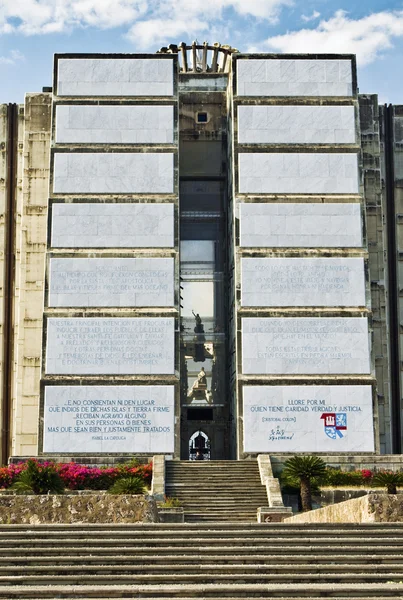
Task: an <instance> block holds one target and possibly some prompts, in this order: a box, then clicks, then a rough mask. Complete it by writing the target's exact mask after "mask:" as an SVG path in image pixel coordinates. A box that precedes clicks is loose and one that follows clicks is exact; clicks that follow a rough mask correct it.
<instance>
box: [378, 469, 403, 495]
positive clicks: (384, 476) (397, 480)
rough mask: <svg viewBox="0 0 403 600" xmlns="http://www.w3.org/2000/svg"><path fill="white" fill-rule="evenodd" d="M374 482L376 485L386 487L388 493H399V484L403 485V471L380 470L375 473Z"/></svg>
mask: <svg viewBox="0 0 403 600" xmlns="http://www.w3.org/2000/svg"><path fill="white" fill-rule="evenodd" d="M372 482H373V484H374V485H375V486H381V487H386V491H387V493H388V494H397V486H398V485H403V473H402V472H401V471H396V472H394V471H379V472H378V473H375V475H374V477H373V479H372Z"/></svg>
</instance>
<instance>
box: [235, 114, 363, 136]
mask: <svg viewBox="0 0 403 600" xmlns="http://www.w3.org/2000/svg"><path fill="white" fill-rule="evenodd" d="M355 141H356V133H355V115H354V106H239V107H238V142H239V143H240V144H353V143H355Z"/></svg>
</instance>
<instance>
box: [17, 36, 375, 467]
mask: <svg viewBox="0 0 403 600" xmlns="http://www.w3.org/2000/svg"><path fill="white" fill-rule="evenodd" d="M197 51H198V52H199V51H200V53H201V55H200V56H202V58H203V60H201V61H199V62H197V63H195V64H193V63H192V58H191V57H192V51H191V49H190V48H187V47H186V46H185V45H182V46H181V47H179V48H178V47H171V48H170V49H162V50H161V51H160V52H159V53H156V54H116V55H113V54H79V55H74V54H57V55H55V64H54V82H53V87H52V92H51V94H50V92H49V98H50V99H51V113H52V122H51V127H50V128H49V135H50V136H51V141H50V145H49V148H50V170H49V181H48V184H49V195H48V198H46V204H47V211H48V216H47V221H46V223H47V225H46V227H45V228H44V231H43V232H42V230H41V232H42V233H41V234H40V235H42V238H41V243H42V247H41V248H42V249H41V250H40V252H42V254H41V255H40V257H42V258H40V257H39V259H38V264H40V260H42V261H43V268H44V270H45V276H44V278H45V282H46V284H45V289H44V293H43V295H41V297H40V298H41V300H40V301H41V303H42V304H41V310H39V309H38V310H36V318H37V319H38V314H39V315H40V318H41V321H40V334H41V335H42V337H40V336H37V337H36V338H35V340H33V341H32V344H31V347H30V351H31V353H32V355H35V353H39V355H40V361H39V363H38V364H37V365H36V366H35V377H36V379H35V378H34V381H33V382H32V383H30V384H29V385H30V386H31V387H30V389H29V393H27V392H26V388H27V384H25V391H24V390H22V391H21V392H19V393H20V396H18V394H17V400H16V414H20V413H21V414H23V416H22V417H21V423H22V425H21V430H20V432H19V433H16V438H15V439H16V441H15V448H18V450H15V452H14V454H15V455H16V456H17V455H19V454H20V455H21V454H24V453H27V454H28V453H29V454H38V455H42V456H45V455H46V456H50V457H52V456H53V457H55V456H59V457H60V456H62V457H65V458H66V460H68V459H69V458H71V457H74V456H75V455H79V456H83V455H88V456H93V455H95V456H98V455H100V456H102V455H105V456H106V455H110V454H111V455H119V456H131V455H133V454H135V455H139V456H143V457H144V456H147V457H149V456H151V455H153V454H158V453H162V454H169V455H172V456H173V457H175V458H182V459H189V458H192V456H193V455H194V454H195V451H194V450H195V448H196V447H197V446H195V440H196V438H197V439H198V440H199V441H200V440H201V439H203V444H204V446H203V447H205V448H208V454H209V457H210V458H212V459H228V458H233V459H236V458H238V459H241V458H250V457H254V456H256V454H258V453H280V454H281V453H287V452H293V453H294V452H298V451H303V452H325V453H326V454H331V453H335V454H339V453H342V452H348V453H354V452H357V453H359V452H368V453H373V452H377V451H379V435H378V431H376V430H375V429H374V423H377V415H378V413H377V404H376V393H375V385H376V381H375V376H374V373H375V372H374V361H373V349H372V347H371V331H372V314H371V299H370V275H369V264H368V249H367V232H366V226H365V218H366V216H365V205H364V197H363V186H362V166H361V160H360V141H359V123H358V121H357V115H358V96H357V83H356V67H355V58H354V57H353V56H350V55H312V56H309V55H278V54H242V53H239V52H237V51H235V50H234V49H232V48H229V47H220V46H214V47H213V46H208V44H204V45H201V46H200V48H198V49H197ZM45 265H46V266H45ZM38 271H40V268H39V267H38ZM40 280H41V276H40V275H38V281H40ZM24 352H25V354H24V356H26V355H27V353H28V351H27V350H25V351H24ZM21 360H22V359H21V358H18V359H17V362H18V361H21ZM24 360H26V358H24ZM24 364H25V363H24ZM39 370H40V385H39V378H38V377H37V375H38V371H39ZM28 397H29V398H28ZM28 406H30V407H31V408H30V414H31V415H32V414H35V419H34V426H31V430H32V431H31V433H30V436H31V437H23V436H28V433H27V432H28V429H27V427H28V426H27V425H26V423H27V418H26V416H24V415H25V413H24V411H25V410H27V407H28ZM35 411H36V412H35ZM26 414H28V413H26ZM31 423H32V419H31ZM197 436H199V437H197ZM200 436H201V437H200ZM23 440H25V442H24V443H23ZM28 440H29V443H28ZM22 448H24V449H25V450H24V452H23V451H22ZM189 448H193V451H192V452H193V455H192V456H191V455H190V450H189ZM193 458H194V456H193Z"/></svg>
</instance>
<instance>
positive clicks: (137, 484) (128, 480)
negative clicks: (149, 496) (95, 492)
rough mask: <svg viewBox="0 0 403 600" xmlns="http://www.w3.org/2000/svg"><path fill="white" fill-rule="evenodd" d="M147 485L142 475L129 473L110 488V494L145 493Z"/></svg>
mask: <svg viewBox="0 0 403 600" xmlns="http://www.w3.org/2000/svg"><path fill="white" fill-rule="evenodd" d="M144 490H145V485H144V481H143V480H142V479H141V478H140V477H136V476H134V475H127V476H125V477H120V478H119V479H117V480H116V481H115V483H114V484H113V485H112V486H111V487H110V488H109V489H108V494H131V495H135V494H144Z"/></svg>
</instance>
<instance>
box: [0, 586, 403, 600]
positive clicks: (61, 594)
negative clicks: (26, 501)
mask: <svg viewBox="0 0 403 600" xmlns="http://www.w3.org/2000/svg"><path fill="white" fill-rule="evenodd" d="M126 587H127V586H125V587H124V589H122V588H121V587H116V588H115V587H114V588H113V589H110V588H109V590H107V591H106V593H107V594H108V595H103V594H102V592H101V591H98V590H94V594H95V595H91V596H89V595H88V593H92V590H88V589H87V590H86V589H84V590H81V589H80V588H79V587H74V588H71V587H69V586H62V587H58V589H57V594H58V595H57V597H56V596H53V595H52V593H50V595H48V594H49V590H48V591H46V590H43V589H42V588H39V589H38V588H36V587H35V589H33V588H32V587H29V588H21V587H19V588H18V589H17V590H12V592H11V593H10V595H6V596H4V595H2V592H1V590H0V598H8V599H9V600H13V599H15V598H17V599H20V600H42V599H45V598H46V599H47V600H49V599H50V600H57V599H59V598H65V599H67V600H72V599H73V598H79V599H80V600H94V598H96V599H97V600H112V598H123V599H129V598H130V599H132V598H133V597H134V596H133V595H132V593H135V590H133V589H131V590H127V589H126ZM37 590H38V593H39V595H35V596H32V592H35V591H37ZM15 591H17V594H19V595H18V596H17V595H14V592H15ZM388 591H389V590H388ZM185 593H186V590H185ZM192 593H193V590H192ZM262 593H263V592H262ZM284 593H285V592H283V595H282V596H281V597H280V596H278V595H277V594H276V593H275V592H274V591H272V594H273V595H272V596H264V595H261V594H260V593H259V597H260V598H269V597H271V598H281V599H283V600H287V598H292V600H307V598H308V597H307V596H301V595H298V596H295V595H293V596H285V595H284ZM26 594H28V595H26ZM83 594H84V595H83ZM200 594H203V595H200ZM257 597H258V596H256V595H254V596H253V597H252V596H245V595H244V594H242V592H241V595H238V594H237V591H232V593H231V592H230V595H227V596H212V595H210V594H209V596H205V595H204V593H203V590H202V591H201V592H200V593H198V592H196V593H195V595H192V596H186V597H185V596H182V595H179V594H176V595H175V596H172V595H169V596H155V595H153V596H148V595H147V596H144V595H141V596H136V598H147V599H148V600H157V598H158V600H168V598H181V600H195V598H198V599H199V600H207V598H215V600H228V599H229V598H233V599H237V598H242V600H256V598H257ZM326 597H328V598H329V597H331V598H332V599H333V600H346V596H343V597H341V596H333V595H332V596H329V595H328V594H327V595H326ZM365 597H367V598H371V600H386V599H388V600H401V598H402V596H401V595H395V592H393V593H392V594H389V593H387V594H384V595H382V596H379V595H377V596H373V595H369V596H362V595H360V596H354V597H352V596H349V600H362V599H363V598H365ZM319 599H322V600H323V595H322V594H321V595H320V596H317V595H315V596H309V600H319Z"/></svg>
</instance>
